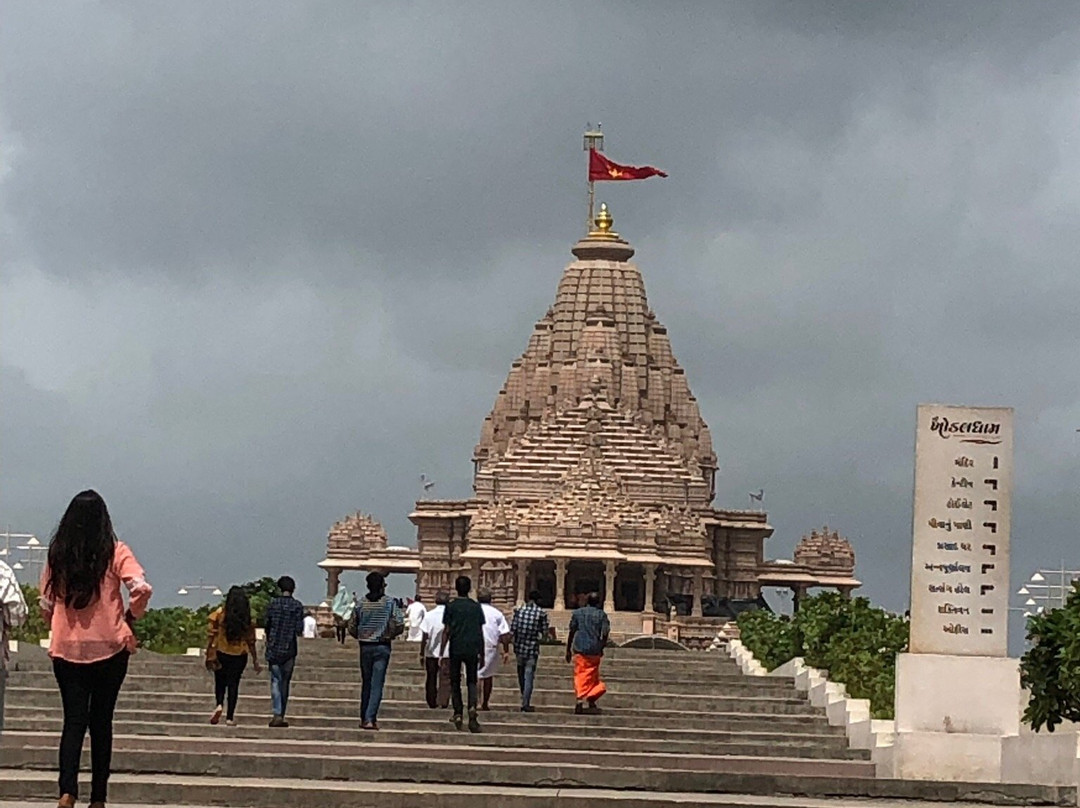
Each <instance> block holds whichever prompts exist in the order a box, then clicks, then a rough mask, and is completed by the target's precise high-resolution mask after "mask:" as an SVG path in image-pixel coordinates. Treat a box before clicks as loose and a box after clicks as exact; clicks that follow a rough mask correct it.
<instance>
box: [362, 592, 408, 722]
mask: <svg viewBox="0 0 1080 808" xmlns="http://www.w3.org/2000/svg"><path fill="white" fill-rule="evenodd" d="M367 586H368V592H367V595H365V596H364V599H363V600H361V601H360V605H359V606H357V607H356V611H354V612H353V616H352V619H351V620H350V621H349V634H350V636H352V637H355V638H356V639H357V640H358V641H359V643H360V676H361V678H362V680H363V682H362V684H361V687H360V728H361V729H373V730H377V729H378V728H379V720H378V719H379V705H380V704H381V703H382V695H383V685H384V684H385V683H386V669H387V667H389V665H390V641H391V640H393V639H395V638H396V637H398V636H400V635H401V633H402V632H403V631H404V630H405V616H404V615H403V614H402V613H401V609H399V608H398V606H397V604H396V603H395V602H394V601H393V600H392V599H391V598H388V597H387V596H386V579H385V578H383V576H382V574H381V573H378V572H369V573H368V576H367Z"/></svg>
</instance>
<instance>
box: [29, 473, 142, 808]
mask: <svg viewBox="0 0 1080 808" xmlns="http://www.w3.org/2000/svg"><path fill="white" fill-rule="evenodd" d="M121 586H123V587H125V588H126V589H127V590H128V595H129V598H128V606H127V608H126V609H125V607H124V596H123V593H122V591H121ZM150 595H151V589H150V585H149V584H148V583H147V582H146V577H145V573H144V572H143V568H142V567H141V566H140V565H139V562H138V561H136V560H135V555H134V554H133V553H132V552H131V550H130V549H129V548H128V546H127V545H126V544H124V543H123V542H122V541H119V540H117V538H116V534H115V533H114V532H113V527H112V520H111V519H110V518H109V509H108V508H107V507H106V506H105V500H103V499H102V498H101V495H100V494H98V493H97V492H96V491H83V492H82V493H80V494H77V495H76V496H75V498H74V499H73V500H71V504H70V505H68V507H67V510H66V511H65V512H64V515H63V517H62V518H61V519H60V524H59V525H58V526H57V528H56V532H55V533H54V534H53V537H52V541H51V542H50V543H49V556H48V563H47V565H46V566H45V570H44V571H43V573H42V576H41V609H42V613H43V614H44V616H45V619H46V620H47V621H49V624H50V626H51V628H52V640H51V641H50V643H49V656H50V657H51V658H52V663H53V673H54V675H55V676H56V682H57V684H58V685H59V686H60V698H61V700H62V702H63V705H64V730H63V734H62V735H61V737H60V783H59V785H60V801H59V802H58V803H57V805H58V807H59V808H72V806H74V805H75V802H76V800H77V799H78V796H79V782H78V781H79V760H80V758H81V756H82V747H83V740H84V739H85V738H86V732H87V730H89V731H90V764H91V771H92V780H91V786H90V808H104V805H105V799H106V796H107V793H106V792H107V790H108V783H109V770H110V768H111V765H112V740H113V731H112V724H113V712H114V711H115V709H116V699H117V697H118V696H119V695H120V687H121V686H122V685H123V683H124V677H125V676H126V675H127V667H128V658H129V657H130V656H131V655H132V654H133V653H135V648H136V645H137V643H136V640H135V632H134V630H133V626H134V623H135V620H136V619H138V618H140V617H142V615H143V613H144V612H145V611H146V605H147V603H148V602H149V601H150Z"/></svg>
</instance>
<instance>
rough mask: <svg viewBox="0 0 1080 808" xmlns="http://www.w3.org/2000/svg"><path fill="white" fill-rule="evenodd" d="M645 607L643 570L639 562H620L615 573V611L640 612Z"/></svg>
mask: <svg viewBox="0 0 1080 808" xmlns="http://www.w3.org/2000/svg"><path fill="white" fill-rule="evenodd" d="M644 608H645V571H644V570H643V569H642V568H641V565H639V564H621V565H620V566H619V569H618V571H617V572H616V573H615V611H617V612H640V611H642V610H644Z"/></svg>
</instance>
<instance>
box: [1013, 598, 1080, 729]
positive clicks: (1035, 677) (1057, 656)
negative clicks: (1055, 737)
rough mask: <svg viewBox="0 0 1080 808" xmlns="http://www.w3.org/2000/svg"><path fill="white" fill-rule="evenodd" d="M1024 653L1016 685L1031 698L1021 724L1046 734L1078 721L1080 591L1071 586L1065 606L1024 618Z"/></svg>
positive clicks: (1079, 717)
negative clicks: (1025, 689) (1026, 620)
mask: <svg viewBox="0 0 1080 808" xmlns="http://www.w3.org/2000/svg"><path fill="white" fill-rule="evenodd" d="M1027 638H1028V642H1029V643H1030V645H1029V647H1028V650H1027V652H1026V653H1025V654H1024V656H1023V657H1021V659H1020V684H1021V685H1022V686H1023V687H1026V688H1027V689H1028V690H1029V691H1030V692H1031V696H1030V698H1029V700H1028V705H1027V707H1026V709H1025V710H1024V721H1025V722H1026V723H1027V724H1029V725H1030V726H1031V727H1032V729H1034V730H1035V731H1036V732H1038V731H1039V730H1040V729H1042V728H1043V727H1046V728H1047V729H1048V730H1049V731H1050V732H1053V731H1054V729H1055V728H1056V727H1057V725H1058V724H1060V723H1061V722H1063V721H1080V588H1078V585H1077V584H1075V583H1074V584H1073V591H1072V592H1071V593H1070V594H1069V597H1068V600H1067V601H1066V603H1065V605H1064V606H1063V607H1062V608H1060V609H1052V610H1050V611H1048V612H1043V613H1042V614H1037V615H1033V616H1032V617H1030V618H1028V622H1027Z"/></svg>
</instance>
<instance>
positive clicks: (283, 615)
mask: <svg viewBox="0 0 1080 808" xmlns="http://www.w3.org/2000/svg"><path fill="white" fill-rule="evenodd" d="M277 587H278V591H279V592H281V595H280V596H279V597H276V598H274V599H273V600H272V601H270V606H269V607H268V608H267V610H266V664H267V665H268V666H269V667H270V701H271V703H272V706H273V711H274V717H273V718H271V719H270V726H271V727H281V728H282V729H284V728H285V727H287V726H289V722H288V721H286V720H285V711H286V710H287V709H288V708H289V688H290V686H291V684H292V676H293V670H294V669H295V667H296V655H297V648H296V638H297V637H299V636H300V635H301V634H302V633H303V631H304V607H303V605H301V603H300V601H298V600H297V599H296V598H294V597H293V592H295V591H296V581H294V580H293V579H292V578H290V577H289V576H288V575H283V576H281V577H280V578H278V582H277Z"/></svg>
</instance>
